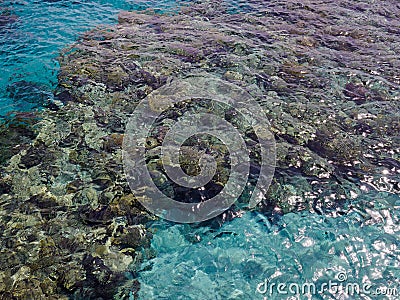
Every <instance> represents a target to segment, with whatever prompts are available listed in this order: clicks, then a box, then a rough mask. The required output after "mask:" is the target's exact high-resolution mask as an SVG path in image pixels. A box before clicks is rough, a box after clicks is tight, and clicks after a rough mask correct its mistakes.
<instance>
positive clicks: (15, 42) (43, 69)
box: [0, 0, 177, 116]
mask: <svg viewBox="0 0 400 300" xmlns="http://www.w3.org/2000/svg"><path fill="white" fill-rule="evenodd" d="M176 6H177V3H176V1H175V0H168V1H167V0H163V1H140V0H139V1H137V0H136V1H135V0H132V1H118V0H117V1H67V0H58V1H35V0H27V1H1V2H0V18H1V19H0V45H1V49H0V69H1V73H2V74H1V76H0V104H1V109H0V116H4V115H5V114H6V113H7V112H10V111H13V110H17V111H26V110H30V109H34V108H39V107H42V106H44V105H47V104H49V101H51V100H52V99H53V98H52V97H53V96H52V91H53V89H54V87H55V86H56V85H57V72H58V69H59V65H58V62H57V57H58V55H59V52H60V50H61V49H62V48H63V47H65V46H66V45H68V44H70V43H72V42H73V41H75V40H76V39H77V38H78V37H79V35H80V34H82V33H83V32H85V31H86V30H88V29H91V28H94V27H95V26H97V25H101V24H110V23H115V22H116V21H117V15H118V12H119V11H120V10H130V9H135V10H144V9H147V8H152V9H154V10H155V11H161V12H165V11H171V10H174V9H176Z"/></svg>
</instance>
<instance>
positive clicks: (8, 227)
mask: <svg viewBox="0 0 400 300" xmlns="http://www.w3.org/2000/svg"><path fill="white" fill-rule="evenodd" d="M248 2H249V5H250V7H253V8H257V9H250V10H249V13H240V14H229V13H227V12H226V9H225V7H224V6H223V5H221V4H218V3H217V1H203V3H202V4H196V5H194V4H192V5H188V6H187V7H183V8H182V10H181V12H180V13H179V14H174V15H158V14H154V13H152V12H145V13H137V12H121V14H120V15H119V24H118V25H116V26H107V27H101V28H97V29H95V30H92V31H90V32H87V33H85V34H84V35H83V36H82V37H81V38H80V40H79V41H78V42H77V43H76V44H74V45H72V46H71V47H69V48H68V49H65V51H64V52H63V53H62V55H61V57H60V64H61V69H60V72H59V76H58V77H59V85H58V88H57V91H56V94H55V99H57V100H58V101H59V102H62V103H63V105H62V106H59V107H58V109H57V110H54V111H52V110H45V111H43V112H40V113H38V116H39V117H40V120H39V121H37V123H36V124H35V127H34V133H33V131H32V133H31V134H29V139H30V140H31V143H28V144H25V145H24V146H22V147H17V148H16V149H17V150H15V151H13V150H12V149H11V150H9V151H10V153H7V154H5V158H7V159H8V158H10V159H9V161H8V163H7V164H6V165H5V166H4V167H2V169H1V172H0V191H1V195H0V205H1V208H0V218H1V222H0V224H1V225H0V226H1V227H2V228H1V229H2V233H3V238H2V239H1V243H2V245H1V249H0V254H1V255H0V257H1V258H0V295H1V297H2V298H3V299H44V298H45V299H68V297H73V298H76V299H111V298H112V297H114V296H115V297H119V298H121V299H128V298H129V295H132V294H134V293H135V291H137V289H138V288H139V284H138V282H134V281H133V283H132V281H129V280H128V279H131V277H132V276H134V274H135V272H136V269H135V268H136V266H137V264H138V263H140V260H141V257H142V256H143V255H151V253H146V249H147V246H148V243H149V240H150V239H151V232H150V231H149V230H147V229H146V227H145V225H144V224H146V222H148V221H150V220H152V219H153V218H154V217H153V216H151V215H149V214H148V213H147V212H146V211H145V210H144V209H143V207H142V206H141V205H140V204H139V203H138V201H137V199H135V198H134V196H133V195H132V194H131V192H130V189H129V187H128V185H127V183H126V181H125V178H124V172H123V169H122V158H121V152H122V151H121V144H122V140H123V137H124V126H125V123H126V121H127V118H128V117H129V114H130V113H131V112H132V111H133V110H134V108H135V105H136V104H137V103H138V101H140V100H141V99H143V98H144V97H146V95H148V94H149V93H150V92H152V91H153V90H155V89H157V88H159V87H160V86H162V85H163V84H165V83H166V82H167V80H168V79H169V78H171V77H174V78H178V79H179V78H185V77H186V76H188V74H193V73H200V72H209V73H212V74H214V75H216V76H218V77H220V78H223V79H224V80H227V81H232V82H234V83H235V84H237V85H239V86H241V87H242V88H244V89H246V90H247V91H248V92H249V93H250V94H251V95H252V96H253V97H254V98H256V99H257V101H258V102H259V103H260V104H261V105H262V107H263V109H264V111H265V114H266V117H267V118H268V119H269V121H270V123H271V131H272V132H273V133H274V135H275V139H276V141H277V169H276V174H275V178H274V181H273V184H272V185H271V188H270V190H269V192H268V194H267V195H266V199H265V201H263V203H262V205H261V207H260V210H261V211H263V212H264V213H265V214H267V215H270V214H272V215H274V214H278V215H279V214H281V213H285V212H289V211H296V210H302V209H309V210H314V211H316V212H318V213H321V212H325V213H329V212H332V213H336V212H337V211H340V210H345V209H348V207H349V206H348V203H349V202H347V204H344V202H345V201H346V200H351V199H352V198H354V197H356V196H357V195H358V194H360V193H367V192H368V191H369V190H375V189H379V190H381V191H386V192H390V193H394V194H400V185H399V182H400V178H399V177H400V158H399V155H400V149H399V145H400V143H399V142H400V141H399V139H400V138H399V131H400V116H399V111H400V104H399V103H400V102H399V91H400V89H399V84H400V78H399V76H398V69H399V67H400V61H399V60H398V58H397V57H396V53H399V52H400V49H399V48H400V42H399V40H396V39H395V37H394V36H393V33H394V32H393V30H395V29H394V28H397V27H398V25H399V21H398V20H399V18H400V7H399V5H398V4H397V3H396V1H388V2H391V5H392V7H393V8H394V9H393V10H390V11H389V10H388V9H386V8H385V7H383V6H382V5H381V4H380V3H368V4H367V3H366V2H365V1H347V0H340V1H335V2H333V1H318V0H313V1H308V2H307V5H306V4H301V3H299V2H296V1H285V2H281V1H268V4H267V3H264V1H248ZM366 11H368V12H369V16H368V18H365V17H363V16H364V14H365V12H366ZM382 16H383V17H384V18H381V17H382ZM378 53H379V55H378ZM185 108H186V107H181V108H180V109H185ZM220 109H221V110H220V111H216V113H221V114H222V113H223V114H225V115H227V117H229V113H230V112H229V111H227V110H225V109H224V108H220ZM230 118H231V120H232V119H234V117H233V116H230ZM173 120H174V117H171V116H168V115H166V116H165V120H164V121H163V122H164V123H161V124H162V125H165V124H167V123H168V122H170V121H173ZM233 121H235V120H233ZM237 122H238V124H240V122H239V120H238V121H237ZM165 126H166V125H165ZM9 128H16V126H14V127H13V126H11V127H10V126H9ZM162 128H163V127H161V129H160V130H159V132H157V133H156V134H155V137H154V138H153V139H152V140H149V143H148V146H149V147H148V151H149V152H150V153H151V151H153V152H154V153H156V152H157V151H158V150H157V147H159V145H160V140H161V139H162V136H163V134H165V133H163V130H162ZM14 131H15V132H18V129H17V128H16V129H15V130H10V131H8V133H7V134H8V135H15V134H14V133H13V132H14ZM250 136H251V134H249V140H250V139H251V138H250ZM10 138H12V137H10ZM3 148H4V149H6V150H7V147H3ZM1 151H5V150H1ZM7 151H8V150H7ZM191 151H195V150H193V149H192V150H191ZM214 151H215V153H216V156H217V157H218V158H219V159H220V160H221V161H223V159H222V158H223V157H225V149H223V148H217V147H215V148H214ZM190 155H192V154H188V156H190ZM148 164H149V165H150V166H154V167H151V168H150V169H152V170H153V171H158V172H161V171H160V169H159V168H158V164H159V158H157V155H154V156H153V157H150V159H149V162H148ZM183 165H184V166H185V168H187V172H188V173H194V174H195V173H196V167H195V166H192V165H190V163H186V164H185V163H183ZM219 171H220V172H223V171H222V168H221V169H219ZM226 176H227V174H220V177H219V178H216V179H215V182H214V183H215V184H214V185H213V186H211V187H210V190H212V189H214V190H215V191H216V192H218V188H219V186H218V185H219V183H218V182H222V183H223V182H224V181H225V180H226ZM159 178H161V179H162V177H159ZM164 183H165V182H163V181H162V180H161V182H160V185H163V184H164ZM165 189H166V193H171V194H174V195H176V194H179V193H178V191H177V190H176V188H175V187H174V186H171V185H168V184H166V185H165ZM179 195H183V196H181V197H182V198H185V197H186V196H187V194H186V193H184V192H180V194H179ZM229 214H230V216H231V217H234V216H235V213H234V212H228V213H227V215H229ZM229 218H230V217H229V216H225V217H223V218H222V219H221V218H220V219H217V220H213V221H210V222H211V223H212V222H222V221H221V220H226V219H229Z"/></svg>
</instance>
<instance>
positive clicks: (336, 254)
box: [0, 0, 400, 299]
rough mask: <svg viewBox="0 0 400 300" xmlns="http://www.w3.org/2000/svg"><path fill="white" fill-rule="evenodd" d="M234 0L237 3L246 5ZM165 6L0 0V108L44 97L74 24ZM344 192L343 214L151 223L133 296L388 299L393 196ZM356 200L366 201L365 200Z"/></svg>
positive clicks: (392, 275)
mask: <svg viewBox="0 0 400 300" xmlns="http://www.w3.org/2000/svg"><path fill="white" fill-rule="evenodd" d="M244 2H245V1H240V7H241V8H242V9H247V10H251V5H250V4H249V5H247V4H246V3H244ZM175 6H176V1H83V0H82V1H63V0H59V1H56V0H53V1H50V0H49V1H34V0H26V1H3V2H1V4H0V8H1V11H2V12H4V11H6V13H7V14H8V15H13V16H15V17H13V18H11V19H10V20H11V21H10V22H8V23H7V24H2V25H1V28H0V47H1V48H0V67H1V75H0V115H3V116H4V115H6V114H7V113H9V112H11V111H14V110H20V111H26V110H32V109H37V108H40V107H42V106H43V105H44V104H45V103H46V101H49V98H50V100H51V97H52V90H53V89H54V87H55V86H56V84H57V71H58V63H57V56H58V55H59V51H60V50H61V49H62V48H63V47H65V46H66V45H68V44H70V43H72V42H74V41H75V40H76V39H77V38H78V37H79V35H80V34H81V33H82V32H84V31H86V30H88V29H90V28H93V27H95V26H96V25H99V24H110V23H115V22H116V20H117V14H118V11H119V10H126V9H146V8H155V9H158V10H160V11H162V10H167V9H171V8H174V7H175ZM352 202H353V203H352V207H351V208H349V210H348V212H347V213H346V214H344V215H335V216H332V215H323V214H317V213H315V212H308V211H307V212H306V211H304V212H299V213H289V214H286V215H284V216H282V217H281V218H280V219H279V220H275V221H271V220H269V219H268V218H267V217H266V216H264V215H262V214H260V213H257V212H247V213H244V214H243V216H242V217H240V218H236V219H234V220H233V221H231V222H227V223H225V224H224V225H223V226H222V227H221V228H217V229H215V228H212V227H209V226H201V227H195V226H189V225H180V224H172V223H168V222H164V221H160V222H156V223H153V224H151V228H152V230H153V232H154V235H153V239H152V243H151V248H152V249H153V251H154V253H155V257H154V258H149V259H146V260H145V261H144V262H143V263H142V264H141V266H140V270H139V273H138V276H139V281H140V286H141V289H140V291H139V297H140V299H398V298H399V297H400V296H399V293H400V250H399V249H400V240H399V233H400V226H399V221H400V213H399V208H400V198H399V196H398V195H394V194H390V193H388V192H383V191H379V190H376V191H373V192H371V193H368V194H361V195H357V197H356V199H353V200H352ZM366 202H373V203H374V206H373V208H369V209H366V208H365V206H364V205H363V204H364V203H366ZM329 282H330V283H331V286H325V285H324V284H326V283H329ZM311 283H312V285H311ZM307 284H308V285H307ZM310 285H311V287H310ZM305 287H307V289H306V291H305V292H303V290H305ZM349 289H352V290H351V291H350V290H349ZM299 290H300V291H301V292H300V293H297V296H294V293H293V291H299ZM396 293H397V296H396Z"/></svg>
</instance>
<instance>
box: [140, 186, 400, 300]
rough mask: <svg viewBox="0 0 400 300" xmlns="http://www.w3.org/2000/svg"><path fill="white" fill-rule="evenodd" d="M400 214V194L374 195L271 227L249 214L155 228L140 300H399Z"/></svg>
mask: <svg viewBox="0 0 400 300" xmlns="http://www.w3.org/2000/svg"><path fill="white" fill-rule="evenodd" d="M370 201H373V202H374V203H375V208H374V209H364V208H363V207H364V206H365V203H366V202H370ZM399 208H400V198H399V197H398V196H396V195H393V194H389V193H385V192H373V193H369V194H365V195H360V196H359V197H358V198H357V199H355V200H353V201H352V206H351V209H350V210H349V211H348V213H347V214H346V215H342V216H336V217H334V216H327V215H320V214H316V213H311V212H308V211H304V212H299V213H289V214H286V215H284V216H283V217H282V218H281V219H280V220H278V221H277V222H273V223H272V222H271V221H270V220H269V219H268V218H267V217H265V215H262V214H260V213H257V212H247V213H245V214H244V215H243V216H242V217H241V218H236V219H234V220H233V221H231V222H228V223H225V224H224V225H223V226H222V227H221V228H219V229H216V230H215V229H212V228H210V227H198V228H196V227H193V226H188V225H179V224H169V223H167V222H159V223H155V224H153V230H154V232H155V234H154V237H153V240H152V244H151V246H152V248H153V250H154V251H155V258H152V259H149V260H147V261H146V262H145V263H143V265H142V271H141V272H140V273H139V278H140V283H141V289H140V292H139V295H140V299H143V300H145V299H171V300H172V299H198V300H200V299H399V297H400V240H399V234H400V226H399V225H398V224H399V221H400V212H399ZM280 284H281V285H280ZM279 285H280V286H279Z"/></svg>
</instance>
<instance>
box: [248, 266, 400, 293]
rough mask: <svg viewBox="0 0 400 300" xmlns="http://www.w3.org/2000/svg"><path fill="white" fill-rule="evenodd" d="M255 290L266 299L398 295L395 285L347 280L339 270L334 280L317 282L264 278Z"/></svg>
mask: <svg viewBox="0 0 400 300" xmlns="http://www.w3.org/2000/svg"><path fill="white" fill-rule="evenodd" d="M256 291H257V293H258V294H261V295H263V296H264V299H268V296H273V295H293V296H299V295H311V296H313V295H323V294H326V293H329V294H333V295H335V294H341V295H346V296H354V295H370V296H396V297H397V296H400V293H399V291H398V290H397V287H388V286H381V287H373V286H372V285H371V284H370V283H362V284H359V283H356V282H350V281H348V278H347V274H346V273H344V272H339V273H338V274H337V275H336V280H328V282H322V283H319V284H316V283H313V282H304V283H297V282H271V281H270V280H268V279H265V280H264V281H263V282H260V283H259V284H258V285H257V288H256Z"/></svg>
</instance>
